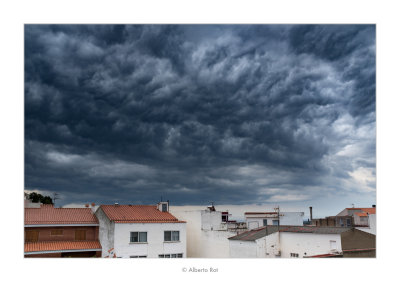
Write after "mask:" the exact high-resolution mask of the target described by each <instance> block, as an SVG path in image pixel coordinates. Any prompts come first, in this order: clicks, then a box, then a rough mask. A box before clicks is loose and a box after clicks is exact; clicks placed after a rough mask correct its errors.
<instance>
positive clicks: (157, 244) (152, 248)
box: [114, 223, 187, 258]
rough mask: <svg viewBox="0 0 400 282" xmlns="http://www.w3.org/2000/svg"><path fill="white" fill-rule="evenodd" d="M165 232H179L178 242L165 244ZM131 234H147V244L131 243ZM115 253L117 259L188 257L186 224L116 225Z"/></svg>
mask: <svg viewBox="0 0 400 282" xmlns="http://www.w3.org/2000/svg"><path fill="white" fill-rule="evenodd" d="M164 231H179V240H180V241H178V242H164ZM130 232H147V243H130ZM114 251H115V253H116V255H117V257H122V258H129V257H130V256H147V257H148V258H158V256H159V255H160V254H179V253H182V254H183V257H186V255H187V253H186V223H116V224H115V234H114Z"/></svg>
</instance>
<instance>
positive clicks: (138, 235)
mask: <svg viewBox="0 0 400 282" xmlns="http://www.w3.org/2000/svg"><path fill="white" fill-rule="evenodd" d="M132 233H137V238H138V240H137V242H135V241H132V239H133V236H132ZM140 234H146V241H141V239H143V238H142V237H141V236H140ZM129 236H130V237H129V243H132V244H135V243H147V231H131V232H130V233H129Z"/></svg>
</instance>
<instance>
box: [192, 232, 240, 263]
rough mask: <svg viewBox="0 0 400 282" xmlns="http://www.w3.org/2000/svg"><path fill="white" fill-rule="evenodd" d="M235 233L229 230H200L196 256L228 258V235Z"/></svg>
mask: <svg viewBox="0 0 400 282" xmlns="http://www.w3.org/2000/svg"><path fill="white" fill-rule="evenodd" d="M235 235H237V233H236V232H231V231H215V230H213V231H211V230H202V232H201V239H200V244H199V245H200V246H201V248H200V249H199V252H198V253H197V254H196V256H195V257H198V258H229V240H228V238H229V237H233V236H235Z"/></svg>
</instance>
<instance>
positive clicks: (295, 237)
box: [229, 226, 348, 258]
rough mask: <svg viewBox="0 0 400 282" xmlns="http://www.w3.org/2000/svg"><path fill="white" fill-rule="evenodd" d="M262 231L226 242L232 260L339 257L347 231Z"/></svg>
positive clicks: (314, 229)
mask: <svg viewBox="0 0 400 282" xmlns="http://www.w3.org/2000/svg"><path fill="white" fill-rule="evenodd" d="M307 229H309V228H308V227H301V229H299V228H298V227H297V226H291V227H290V228H287V226H286V227H284V228H282V230H281V231H277V228H275V227H274V230H268V229H267V230H266V229H265V227H262V228H259V229H256V230H250V231H247V232H245V233H242V234H240V235H237V236H235V237H233V238H230V239H229V249H230V257H232V258H278V257H281V258H303V257H313V256H321V255H325V256H326V255H328V256H329V255H339V254H341V253H342V246H341V237H340V233H341V232H344V231H347V230H348V228H333V227H332V228H331V227H325V228H319V230H318V229H316V228H315V227H314V228H312V229H310V230H307Z"/></svg>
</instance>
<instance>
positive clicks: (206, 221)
mask: <svg viewBox="0 0 400 282" xmlns="http://www.w3.org/2000/svg"><path fill="white" fill-rule="evenodd" d="M221 223H222V212H220V211H209V210H203V211H201V229H202V230H220V229H221Z"/></svg>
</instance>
